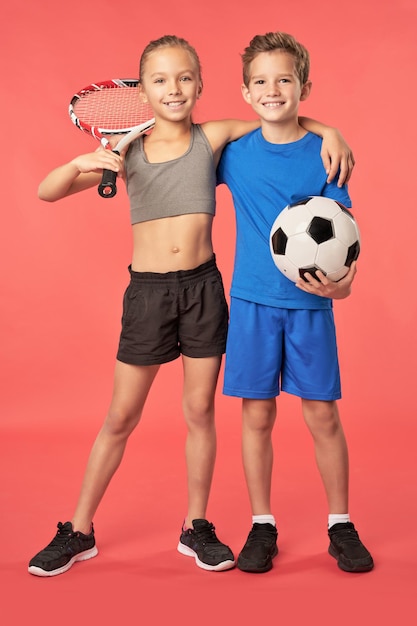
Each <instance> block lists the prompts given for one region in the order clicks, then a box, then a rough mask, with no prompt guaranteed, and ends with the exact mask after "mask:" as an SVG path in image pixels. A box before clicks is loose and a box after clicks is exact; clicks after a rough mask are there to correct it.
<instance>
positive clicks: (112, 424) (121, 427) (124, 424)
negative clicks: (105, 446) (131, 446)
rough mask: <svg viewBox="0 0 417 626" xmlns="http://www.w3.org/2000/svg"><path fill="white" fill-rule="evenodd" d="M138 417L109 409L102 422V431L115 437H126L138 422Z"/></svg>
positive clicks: (126, 412)
mask: <svg viewBox="0 0 417 626" xmlns="http://www.w3.org/2000/svg"><path fill="white" fill-rule="evenodd" d="M139 419H140V415H138V414H136V413H131V412H129V411H125V410H123V409H121V408H115V407H111V408H110V410H109V412H108V414H107V417H106V419H105V421H104V425H103V429H104V430H105V431H106V432H107V433H108V434H109V435H113V436H115V437H122V438H123V437H128V436H129V435H130V433H131V432H132V431H133V430H134V428H135V426H136V425H137V423H138V422H139Z"/></svg>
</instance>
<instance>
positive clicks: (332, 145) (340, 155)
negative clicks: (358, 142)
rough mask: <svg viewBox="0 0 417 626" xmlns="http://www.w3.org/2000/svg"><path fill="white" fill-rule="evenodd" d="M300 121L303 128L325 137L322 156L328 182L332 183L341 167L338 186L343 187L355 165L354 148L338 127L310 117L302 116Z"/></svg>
mask: <svg viewBox="0 0 417 626" xmlns="http://www.w3.org/2000/svg"><path fill="white" fill-rule="evenodd" d="M298 121H299V122H300V124H301V126H302V127H303V128H305V129H306V130H308V131H309V132H311V133H314V135H318V136H319V137H322V138H323V145H322V148H321V158H322V160H323V165H324V168H325V170H326V172H327V175H328V177H327V182H328V183H330V182H331V181H332V180H333V179H334V177H335V176H336V174H337V173H338V171H339V169H340V173H339V179H338V181H337V186H338V187H342V185H344V184H345V183H347V182H348V181H349V179H350V177H351V175H352V170H353V167H354V165H355V159H354V156H353V153H352V150H351V149H350V147H349V146H348V144H347V143H346V141H345V140H344V138H343V136H342V134H341V133H340V132H339V131H338V130H337V128H332V127H331V126H326V124H322V123H321V122H317V121H316V120H312V119H310V118H308V117H300V118H299V120H298Z"/></svg>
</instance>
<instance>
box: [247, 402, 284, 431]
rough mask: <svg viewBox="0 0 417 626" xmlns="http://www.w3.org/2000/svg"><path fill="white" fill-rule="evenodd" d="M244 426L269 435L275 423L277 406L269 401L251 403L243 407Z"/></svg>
mask: <svg viewBox="0 0 417 626" xmlns="http://www.w3.org/2000/svg"><path fill="white" fill-rule="evenodd" d="M242 417H243V428H244V429H246V430H250V431H252V432H256V433H257V434H259V435H262V434H265V435H269V434H270V433H271V432H272V429H273V427H274V424H275V417H276V412H275V407H274V405H270V404H267V403H263V402H259V403H251V404H250V405H246V406H244V407H243V412H242Z"/></svg>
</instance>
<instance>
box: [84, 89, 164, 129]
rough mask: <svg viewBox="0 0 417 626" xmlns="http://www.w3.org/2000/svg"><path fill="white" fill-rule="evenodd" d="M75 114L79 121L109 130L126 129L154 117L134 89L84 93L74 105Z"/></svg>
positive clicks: (101, 90)
mask: <svg viewBox="0 0 417 626" xmlns="http://www.w3.org/2000/svg"><path fill="white" fill-rule="evenodd" d="M74 113H75V115H76V116H77V118H78V119H79V120H81V121H82V122H84V123H86V124H89V125H90V126H95V127H99V128H106V129H107V130H110V131H111V130H120V129H129V128H131V127H132V126H138V125H139V124H142V123H143V122H146V121H147V120H149V119H150V118H152V117H153V112H152V109H151V108H150V107H149V105H147V104H145V103H143V102H141V101H140V99H139V93H138V90H137V88H134V87H124V88H116V89H114V88H113V89H100V90H99V91H90V92H87V93H85V94H83V95H82V96H81V97H80V98H79V99H78V100H77V102H75V103H74Z"/></svg>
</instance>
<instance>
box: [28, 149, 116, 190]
mask: <svg viewBox="0 0 417 626" xmlns="http://www.w3.org/2000/svg"><path fill="white" fill-rule="evenodd" d="M121 164H122V159H121V157H120V156H118V155H117V154H114V152H112V151H111V150H103V149H102V148H99V149H98V150H96V152H91V153H89V154H82V155H81V156H78V157H76V158H75V159H73V160H72V161H70V162H69V163H65V165H61V166H60V167H57V168H56V169H54V170H52V172H50V173H49V174H48V175H47V176H46V177H45V178H44V179H43V181H42V182H41V183H40V185H39V188H38V196H39V198H40V199H41V200H45V201H46V202H56V201H57V200H61V198H65V197H66V196H70V195H71V194H73V193H78V192H79V191H84V190H85V189H89V188H90V187H94V186H95V185H98V184H99V183H100V181H101V175H102V171H103V169H110V170H113V171H115V172H118V171H120V169H121V167H122V165H121Z"/></svg>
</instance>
